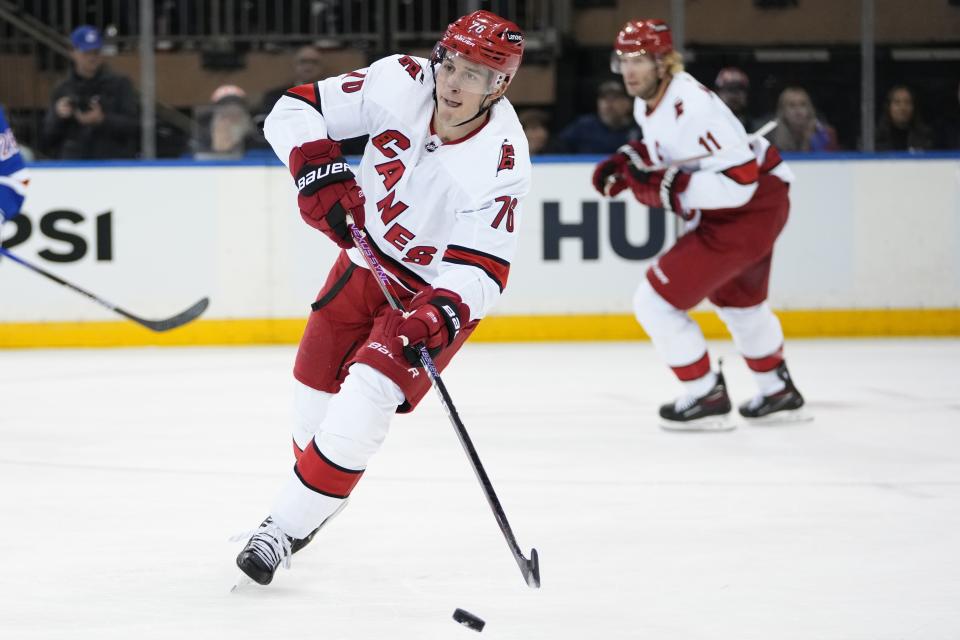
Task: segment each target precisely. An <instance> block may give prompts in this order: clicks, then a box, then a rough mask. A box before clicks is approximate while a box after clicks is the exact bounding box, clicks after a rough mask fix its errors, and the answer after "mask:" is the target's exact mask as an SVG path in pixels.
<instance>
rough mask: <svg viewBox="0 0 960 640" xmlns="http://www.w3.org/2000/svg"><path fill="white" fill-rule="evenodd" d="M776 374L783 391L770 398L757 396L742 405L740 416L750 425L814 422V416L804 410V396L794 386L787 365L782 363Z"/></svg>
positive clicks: (771, 395) (773, 394)
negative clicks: (781, 382)
mask: <svg viewBox="0 0 960 640" xmlns="http://www.w3.org/2000/svg"><path fill="white" fill-rule="evenodd" d="M776 373H777V377H778V378H780V379H781V380H783V383H784V385H785V386H784V387H783V389H781V390H780V391H777V392H776V393H772V394H770V395H769V396H765V395H762V394H761V395H757V396H755V397H754V398H753V399H752V400H749V401H748V402H745V403H743V404H742V405H740V415H742V416H743V417H744V418H746V419H747V420H748V422H749V423H750V424H784V423H788V422H807V421H810V420H813V416H812V415H810V414H809V413H808V412H807V411H806V410H805V409H804V408H803V405H804V401H803V396H802V395H800V392H799V391H797V387H796V386H795V385H794V384H793V378H791V377H790V372H789V371H787V363H786V362H781V363H780V366H779V367H777V369H776Z"/></svg>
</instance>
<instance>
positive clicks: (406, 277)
mask: <svg viewBox="0 0 960 640" xmlns="http://www.w3.org/2000/svg"><path fill="white" fill-rule="evenodd" d="M367 243H368V244H369V245H370V248H371V249H373V252H374V253H375V254H376V256H377V260H379V261H380V266H382V267H383V268H384V269H386V271H387V272H389V274H390V275H392V276H393V277H394V279H396V281H397V282H399V283H400V284H401V285H402V286H403V288H404V289H406V290H408V291H411V292H413V293H417V292H419V291H420V290H422V289H426V288H427V287H429V286H430V283H428V282H427V281H426V280H424V279H423V278H421V277H420V276H418V275H417V274H416V273H414V272H413V271H411V270H410V269H408V268H406V267H405V266H403V265H402V264H401V263H400V262H398V261H397V260H395V259H394V258H391V257H390V256H388V255H387V254H386V253H384V252H383V250H381V249H380V247H378V246H377V243H376V242H374V241H373V238H371V237H370V236H369V235H368V236H367Z"/></svg>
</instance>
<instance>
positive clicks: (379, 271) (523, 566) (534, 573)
mask: <svg viewBox="0 0 960 640" xmlns="http://www.w3.org/2000/svg"><path fill="white" fill-rule="evenodd" d="M347 228H348V229H349V230H350V235H351V236H352V238H353V244H354V246H356V247H357V249H359V250H360V254H361V255H362V256H363V259H364V261H366V263H367V266H368V267H369V268H370V271H371V272H373V274H374V276H376V278H377V283H378V284H379V285H380V290H381V291H382V292H383V296H384V297H385V298H386V299H387V303H388V304H389V305H390V307H391V308H392V309H396V310H398V311H400V312H403V310H404V309H403V306H402V305H401V304H400V301H399V299H398V298H397V296H396V295H395V294H394V293H393V286H392V285H391V283H390V276H388V275H387V273H386V272H385V271H384V270H383V267H382V266H380V261H379V260H377V256H376V255H374V253H373V250H372V249H371V248H370V244H369V243H368V242H367V240H366V238H364V235H363V231H361V230H360V229H359V228H357V226H356V225H355V224H354V223H353V216H351V215H350V214H347ZM418 349H419V352H420V362H421V363H422V364H423V368H424V369H425V370H426V372H427V376H428V377H429V378H430V382H431V384H432V385H433V388H434V389H436V391H437V393H438V394H439V395H440V403H441V404H442V405H443V408H444V410H446V412H447V416H448V417H449V418H450V422H451V424H453V428H454V430H455V431H456V432H457V437H458V438H459V439H460V444H461V445H462V446H463V450H464V451H466V453H467V457H468V458H469V459H470V465H471V466H472V467H473V472H474V473H475V474H476V475H477V480H479V481H480V485H481V486H482V487H483V493H484V495H485V496H486V497H487V502H488V503H489V504H490V509H491V510H492V511H493V517H494V518H496V520H497V524H498V525H500V531H501V532H502V533H503V536H504V538H505V539H506V541H507V546H509V547H510V552H511V553H512V554H513V558H514V560H516V561H517V566H519V567H520V573H522V574H523V579H524V580H525V581H526V583H527V585H528V586H529V587H532V588H534V589H539V588H540V558H539V556H538V555H537V550H536V549H530V558H529V559H528V558H527V557H525V556H524V555H523V552H522V551H520V545H519V544H517V538H516V536H514V535H513V530H512V529H511V528H510V523H509V522H507V516H506V514H505V513H504V512H503V507H502V506H501V505H500V500H499V499H497V494H496V492H495V491H494V490H493V484H492V483H491V482H490V478H489V477H488V476H487V472H486V471H485V470H484V468H483V463H481V462H480V456H479V455H477V450H476V448H475V447H474V446H473V441H472V440H470V435H469V434H468V433H467V428H466V427H465V426H463V422H462V421H461V420H460V415H459V414H458V413H457V408H456V407H455V406H454V405H453V400H452V399H451V398H450V394H449V393H448V392H447V387H446V385H444V384H443V379H441V378H440V371H439V370H438V369H437V365H436V364H434V362H433V358H431V357H430V353H429V352H428V351H427V348H426V346H424V345H419V347H418Z"/></svg>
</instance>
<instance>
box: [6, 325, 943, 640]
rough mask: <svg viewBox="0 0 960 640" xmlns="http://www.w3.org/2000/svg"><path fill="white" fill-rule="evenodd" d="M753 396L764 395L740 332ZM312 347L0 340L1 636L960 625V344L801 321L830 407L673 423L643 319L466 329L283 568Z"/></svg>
mask: <svg viewBox="0 0 960 640" xmlns="http://www.w3.org/2000/svg"><path fill="white" fill-rule="evenodd" d="M711 348H712V353H713V355H714V356H716V355H725V356H726V366H725V371H726V375H727V380H728V383H729V385H730V388H731V394H732V395H733V397H734V399H735V400H736V401H743V400H746V399H747V398H749V397H750V396H751V395H752V394H753V393H754V387H753V383H752V381H751V379H750V375H749V373H748V372H747V370H746V367H745V366H744V365H743V363H742V361H740V360H739V358H737V357H736V355H735V353H734V352H733V348H732V345H730V344H729V343H716V344H712V345H711ZM293 353H294V348H293V347H289V346H287V347H264V348H184V349H172V348H168V349H116V350H75V351H66V350H49V351H43V350H36V351H34V350H24V351H4V352H0V516H2V522H0V543H2V545H0V552H2V554H3V555H2V561H0V566H2V569H0V638H4V639H7V638H9V639H15V640H26V639H30V638H70V639H72V640H78V639H79V640H82V639H85V638H97V639H105V638H118V639H119V638H124V639H129V638H138V639H147V638H164V639H170V638H229V639H231V640H234V639H236V640H240V639H245V638H268V639H270V640H297V639H300V638H318V639H320V638H322V639H323V640H337V639H350V640H354V639H356V640H367V639H399V640H404V639H417V640H422V639H430V638H454V639H456V638H464V639H467V638H471V637H475V636H472V635H471V634H474V633H475V632H473V631H470V630H468V629H465V628H462V627H461V626H460V625H458V624H456V623H455V622H454V621H453V620H452V619H451V615H452V613H453V610H454V609H455V608H457V607H462V608H464V609H467V610H468V611H471V612H473V613H474V614H476V615H478V616H480V617H482V618H483V619H484V620H486V621H487V626H486V628H485V629H484V631H483V635H482V636H480V637H481V638H487V639H493V638H518V639H524V640H526V639H536V638H548V639H571V640H573V639H576V640H593V639H599V638H603V639H604V640H607V639H620V638H624V639H626V638H630V639H633V638H644V639H647V638H649V639H652V640H672V639H683V640H691V639H700V638H704V639H706V638H710V639H737V640H744V639H753V638H756V639H763V640H771V639H776V640H787V639H798V640H800V639H802V640H809V639H812V638H823V639H841V638H842V639H857V640H859V639H863V640H868V639H869V640H879V639H893V638H911V639H912V638H918V639H924V640H931V639H944V640H946V639H955V638H958V637H960V375H958V374H960V365H958V362H960V341H958V340H897V341H893V340H884V341H874V340H857V341H836V340H831V341H796V340H795V341H792V342H789V343H788V345H787V355H788V362H789V364H790V369H791V372H792V373H793V375H794V378H795V380H796V381H797V384H798V386H799V387H800V389H801V391H802V392H803V393H804V394H805V395H806V396H807V398H808V401H809V407H810V409H811V411H812V412H813V413H814V414H815V415H816V420H815V421H814V422H812V423H806V424H798V425H790V426H785V427H764V428H761V427H756V426H753V427H749V426H745V427H741V428H739V429H738V430H736V431H734V432H730V433H719V434H683V433H667V432H664V431H661V430H660V429H658V428H657V426H656V423H655V419H654V417H655V411H656V407H657V405H658V404H659V403H661V402H664V401H667V400H669V399H671V398H672V397H673V396H674V395H675V394H676V393H677V392H678V387H677V385H676V383H675V382H674V381H673V380H672V379H671V376H670V374H669V372H668V370H667V369H666V368H665V367H663V366H662V365H661V364H660V363H659V361H658V359H657V357H656V355H655V354H654V352H653V350H652V348H651V346H650V345H649V344H648V343H614V344H611V343H603V344H537V345H493V344H477V345H468V346H467V347H466V348H465V350H464V351H463V352H462V353H461V354H460V355H459V356H458V358H457V360H456V361H455V362H454V364H453V365H452V366H451V368H450V369H449V370H448V372H447V373H446V374H445V375H444V379H445V381H446V382H447V384H448V386H449V388H450V392H451V394H452V396H453V398H454V401H455V402H456V404H457V406H458V408H459V410H460V413H461V415H462V417H463V420H464V422H465V423H466V425H467V428H468V430H469V432H470V434H471V436H472V437H473V439H474V442H475V444H476V446H477V449H478V450H479V453H480V457H481V459H482V460H483V462H484V464H485V466H486V468H487V471H488V472H489V474H490V476H491V479H492V480H493V483H494V486H495V488H496V489H497V492H498V494H499V496H500V499H501V501H502V503H503V506H504V508H505V510H506V513H507V516H508V517H509V519H510V522H511V524H512V525H513V528H514V530H515V533H516V534H517V537H518V539H519V541H520V544H521V546H522V547H523V549H524V552H525V553H528V551H529V548H530V547H531V546H534V547H536V548H537V549H538V550H539V552H540V554H541V571H542V579H543V588H542V589H541V590H540V591H534V590H531V589H529V588H528V587H526V586H525V584H524V582H523V579H522V578H521V576H520V572H519V570H518V569H517V567H516V565H515V564H514V561H513V559H512V557H511V556H510V553H509V551H508V549H507V546H506V544H505V543H504V541H503V539H502V537H501V535H500V532H499V530H498V529H497V526H496V523H495V522H494V519H493V516H492V515H491V513H490V511H489V508H488V507H487V504H486V502H485V501H484V499H483V494H482V492H481V490H480V488H479V486H478V484H477V481H476V479H475V478H474V477H473V474H472V471H471V470H470V467H469V465H468V463H467V459H466V457H465V455H464V453H463V451H462V450H461V448H460V446H459V443H458V442H457V440H456V437H455V434H454V432H453V429H452V428H451V426H450V425H449V423H448V422H447V419H446V416H445V414H444V413H443V411H442V409H441V408H440V406H439V402H438V401H437V399H436V398H435V397H434V396H433V395H432V392H431V394H430V395H428V396H427V397H426V398H425V399H424V401H423V403H422V404H421V407H420V408H419V409H418V411H417V412H416V413H415V414H413V415H411V416H399V417H398V418H397V419H396V420H395V421H394V424H393V427H392V432H391V434H390V436H389V437H388V439H387V442H386V444H385V445H384V447H383V450H381V452H380V453H379V454H378V455H377V456H376V457H375V458H374V459H373V462H372V464H371V466H370V468H369V470H368V472H367V474H366V475H365V476H364V479H363V481H362V482H361V483H360V484H359V485H358V487H357V490H356V491H355V493H354V499H353V500H352V502H351V505H350V507H349V508H348V509H347V510H346V511H344V513H343V514H341V516H340V517H339V518H337V520H336V521H334V522H333V523H331V525H330V527H329V528H327V529H325V530H324V531H323V532H322V533H321V534H320V535H318V537H317V539H316V540H315V541H314V542H313V544H312V545H311V546H310V547H308V548H307V549H306V550H304V551H303V552H302V553H300V554H298V555H297V556H296V557H295V558H294V561H293V568H292V569H291V570H290V571H285V570H281V571H280V572H279V573H278V575H277V577H276V579H275V581H274V583H273V584H272V585H271V586H269V587H266V588H260V587H256V586H249V587H247V588H246V589H244V590H242V591H241V592H240V593H234V594H231V593H230V592H229V590H230V587H231V585H232V584H233V583H234V580H235V579H236V577H237V572H236V570H235V568H234V565H233V561H234V556H235V555H236V553H237V551H238V550H239V547H240V546H241V545H240V544H238V543H229V542H228V541H227V540H228V538H229V537H230V536H231V535H232V534H234V533H238V532H242V531H245V530H248V529H251V528H253V527H255V526H256V525H257V524H258V523H259V522H260V520H261V519H262V518H263V517H264V516H265V515H266V510H267V508H268V506H269V504H270V501H271V499H272V497H273V494H274V492H275V491H276V490H277V489H278V488H279V487H280V485H281V481H282V479H283V476H284V472H285V471H286V469H287V467H288V466H289V465H290V464H291V463H292V455H291V447H290V440H289V433H288V432H289V425H290V422H291V409H290V403H289V397H290V373H289V372H290V369H291V366H292V360H293Z"/></svg>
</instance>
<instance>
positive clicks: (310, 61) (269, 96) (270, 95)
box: [259, 45, 326, 121]
mask: <svg viewBox="0 0 960 640" xmlns="http://www.w3.org/2000/svg"><path fill="white" fill-rule="evenodd" d="M325 77H326V76H325V75H324V69H323V56H322V55H321V53H320V49H318V48H317V47H315V46H313V45H307V46H305V47H300V48H299V49H297V51H296V53H294V55H293V80H292V81H291V82H290V83H289V84H285V85H283V86H280V87H275V88H273V89H270V90H269V91H267V92H266V93H264V94H263V102H262V104H261V105H260V111H259V119H260V120H261V121H262V120H263V118H266V117H267V114H268V113H270V110H271V109H273V105H275V104H276V103H277V100H279V99H280V96H282V95H283V93H284V91H286V90H287V89H289V88H290V87H297V86H300V85H301V84H310V83H311V82H318V81H320V80H323V79H324V78H325Z"/></svg>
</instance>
